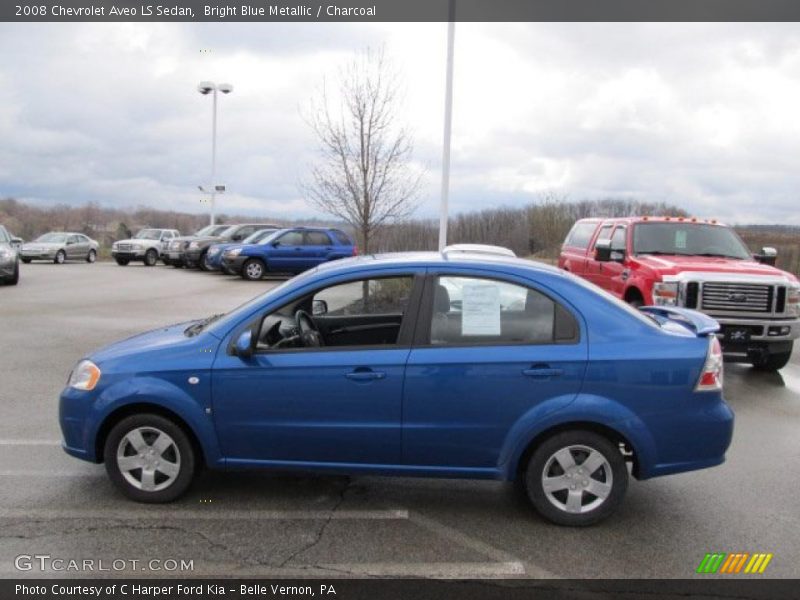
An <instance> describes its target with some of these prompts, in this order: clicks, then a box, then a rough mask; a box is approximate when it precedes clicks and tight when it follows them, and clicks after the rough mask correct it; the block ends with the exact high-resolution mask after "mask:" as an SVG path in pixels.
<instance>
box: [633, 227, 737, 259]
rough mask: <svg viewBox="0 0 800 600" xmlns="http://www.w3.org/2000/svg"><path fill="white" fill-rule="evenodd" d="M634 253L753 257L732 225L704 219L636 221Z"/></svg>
mask: <svg viewBox="0 0 800 600" xmlns="http://www.w3.org/2000/svg"><path fill="white" fill-rule="evenodd" d="M633 253H634V254H668V255H673V256H675V255H677V256H719V257H724V258H736V259H749V258H750V252H749V251H748V250H747V246H745V245H744V242H742V240H741V239H739V236H738V235H736V233H735V232H734V231H733V230H732V229H729V228H728V227H722V226H720V225H707V224H704V223H680V222H678V223H674V222H673V223H663V222H662V223H636V225H634V228H633Z"/></svg>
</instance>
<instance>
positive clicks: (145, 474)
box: [117, 427, 181, 492]
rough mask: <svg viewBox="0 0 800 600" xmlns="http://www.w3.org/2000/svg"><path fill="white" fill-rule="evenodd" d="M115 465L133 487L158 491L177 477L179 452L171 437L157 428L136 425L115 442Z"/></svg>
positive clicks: (179, 467) (179, 468)
mask: <svg viewBox="0 0 800 600" xmlns="http://www.w3.org/2000/svg"><path fill="white" fill-rule="evenodd" d="M117 466H118V467H119V470H120V473H121V474H122V476H123V477H124V478H125V480H126V481H127V482H128V483H129V484H130V485H132V486H133V487H135V488H136V489H138V490H142V491H145V492H158V491H161V490H163V489H166V488H168V487H169V486H170V485H172V483H173V482H174V481H175V479H176V478H177V477H178V474H179V473H180V471H181V454H180V451H179V450H178V445H177V444H176V443H175V440H173V439H172V438H171V437H170V436H169V435H167V434H166V433H164V432H163V431H161V430H160V429H157V428H155V427H137V428H136V429H132V430H130V431H129V432H128V433H126V434H125V435H124V436H122V439H121V440H120V442H119V446H117Z"/></svg>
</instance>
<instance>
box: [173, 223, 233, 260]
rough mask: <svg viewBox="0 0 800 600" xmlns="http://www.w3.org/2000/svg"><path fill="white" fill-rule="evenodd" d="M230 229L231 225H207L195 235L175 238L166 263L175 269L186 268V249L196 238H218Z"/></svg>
mask: <svg viewBox="0 0 800 600" xmlns="http://www.w3.org/2000/svg"><path fill="white" fill-rule="evenodd" d="M228 227H230V225H206V226H205V227H203V228H202V229H200V230H199V231H197V232H196V233H195V234H194V235H185V236H181V237H178V238H173V239H172V241H171V242H170V243H169V251H168V252H167V254H166V257H165V258H166V261H164V262H165V263H166V264H169V265H172V266H173V267H175V268H181V267H183V266H185V253H186V249H187V248H188V247H189V244H190V243H191V242H192V240H194V239H196V238H204V237H213V236H217V235H219V234H220V233H222V232H223V231H225V230H226V229H228Z"/></svg>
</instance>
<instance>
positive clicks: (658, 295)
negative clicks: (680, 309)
mask: <svg viewBox="0 0 800 600" xmlns="http://www.w3.org/2000/svg"><path fill="white" fill-rule="evenodd" d="M653 304H655V305H656V306H675V305H676V304H678V284H677V282H669V283H668V282H660V283H656V284H653Z"/></svg>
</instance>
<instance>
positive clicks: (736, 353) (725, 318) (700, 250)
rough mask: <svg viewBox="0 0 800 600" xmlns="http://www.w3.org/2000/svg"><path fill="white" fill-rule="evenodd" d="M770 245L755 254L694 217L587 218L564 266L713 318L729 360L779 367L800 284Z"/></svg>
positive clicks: (785, 356) (787, 352) (639, 297)
mask: <svg viewBox="0 0 800 600" xmlns="http://www.w3.org/2000/svg"><path fill="white" fill-rule="evenodd" d="M776 256H777V253H776V252H775V250H774V249H772V248H764V249H762V251H761V253H760V254H756V255H754V254H752V253H751V252H750V250H748V248H747V246H746V245H745V244H744V242H743V241H742V240H741V238H739V236H738V235H737V234H736V232H735V231H734V230H733V229H732V228H730V227H728V226H727V225H724V224H722V223H719V222H717V221H714V220H703V219H697V218H690V217H627V218H617V219H582V220H580V221H578V222H577V223H576V224H575V225H574V226H573V228H572V229H571V230H570V233H569V234H568V235H567V238H566V239H565V241H564V245H563V246H562V250H561V255H560V257H559V267H561V268H562V269H565V270H567V271H571V272H573V273H574V274H576V275H579V276H580V277H583V278H585V279H587V280H589V281H591V282H592V283H594V284H595V285H598V286H599V287H601V288H603V289H605V290H606V291H608V292H610V293H611V294H613V295H615V296H617V297H618V298H621V299H623V300H625V301H627V302H628V303H630V304H632V305H634V306H644V305H655V306H679V307H685V308H691V309H695V310H698V311H701V312H703V313H705V314H707V315H709V316H711V317H713V318H714V319H716V320H717V321H718V322H719V323H720V325H721V329H720V332H719V334H718V336H719V338H720V341H721V343H722V348H723V352H724V355H725V359H726V360H728V361H731V362H749V363H751V364H753V365H754V366H755V367H756V368H759V369H762V370H769V371H775V370H778V369H780V368H782V367H783V366H785V365H786V363H787V362H788V361H789V358H790V356H791V353H792V347H793V342H794V340H795V339H796V338H797V337H798V336H800V283H798V280H797V278H796V277H795V276H794V275H792V274H791V273H787V272H785V271H782V270H780V269H778V268H776V267H775V266H774V265H775V259H776Z"/></svg>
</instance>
